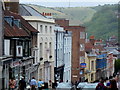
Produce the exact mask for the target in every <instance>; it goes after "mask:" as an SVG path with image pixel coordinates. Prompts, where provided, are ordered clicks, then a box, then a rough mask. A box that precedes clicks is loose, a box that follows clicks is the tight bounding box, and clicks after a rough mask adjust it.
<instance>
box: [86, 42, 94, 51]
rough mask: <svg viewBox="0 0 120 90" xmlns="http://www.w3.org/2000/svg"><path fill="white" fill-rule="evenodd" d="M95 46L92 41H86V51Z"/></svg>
mask: <svg viewBox="0 0 120 90" xmlns="http://www.w3.org/2000/svg"><path fill="white" fill-rule="evenodd" d="M94 48H95V47H94V46H93V45H92V44H91V43H90V42H86V43H85V50H86V51H91V50H92V49H94Z"/></svg>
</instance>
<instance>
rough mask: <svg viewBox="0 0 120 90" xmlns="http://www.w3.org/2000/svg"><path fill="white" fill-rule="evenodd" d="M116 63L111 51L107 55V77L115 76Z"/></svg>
mask: <svg viewBox="0 0 120 90" xmlns="http://www.w3.org/2000/svg"><path fill="white" fill-rule="evenodd" d="M114 65H115V58H114V56H113V53H112V52H109V53H108V55H107V69H106V72H107V77H110V76H113V74H114V72H115V70H114V68H115V67H114Z"/></svg>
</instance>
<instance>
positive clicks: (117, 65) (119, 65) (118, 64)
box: [115, 59, 120, 73]
mask: <svg viewBox="0 0 120 90" xmlns="http://www.w3.org/2000/svg"><path fill="white" fill-rule="evenodd" d="M118 71H120V59H117V60H115V72H116V73H117V72H118Z"/></svg>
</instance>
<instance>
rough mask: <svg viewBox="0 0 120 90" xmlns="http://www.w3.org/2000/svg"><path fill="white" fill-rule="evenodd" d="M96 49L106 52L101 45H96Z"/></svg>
mask: <svg viewBox="0 0 120 90" xmlns="http://www.w3.org/2000/svg"><path fill="white" fill-rule="evenodd" d="M95 49H99V50H100V51H103V50H104V48H103V47H102V46H101V45H95Z"/></svg>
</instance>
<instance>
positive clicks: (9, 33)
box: [4, 21, 29, 37]
mask: <svg viewBox="0 0 120 90" xmlns="http://www.w3.org/2000/svg"><path fill="white" fill-rule="evenodd" d="M4 27H5V28H4V36H6V37H29V34H28V33H27V32H26V31H25V30H23V29H22V28H18V27H17V26H15V25H14V26H12V27H11V26H10V25H9V24H8V23H7V22H6V21H5V23H4Z"/></svg>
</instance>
